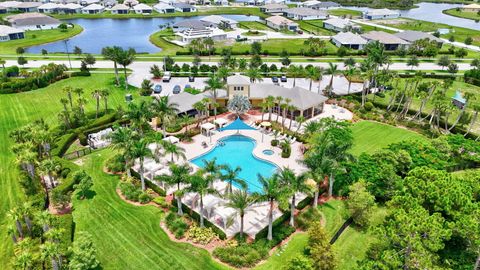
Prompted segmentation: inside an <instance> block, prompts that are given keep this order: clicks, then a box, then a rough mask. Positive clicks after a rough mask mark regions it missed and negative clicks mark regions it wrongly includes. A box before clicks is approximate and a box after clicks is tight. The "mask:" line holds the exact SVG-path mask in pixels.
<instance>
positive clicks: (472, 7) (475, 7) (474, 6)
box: [462, 3, 480, 12]
mask: <svg viewBox="0 0 480 270" xmlns="http://www.w3.org/2000/svg"><path fill="white" fill-rule="evenodd" d="M462 10H463V11H465V12H479V11H480V4H476V3H473V4H469V5H466V6H463V7H462Z"/></svg>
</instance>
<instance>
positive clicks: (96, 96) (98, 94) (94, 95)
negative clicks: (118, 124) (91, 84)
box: [92, 89, 102, 118]
mask: <svg viewBox="0 0 480 270" xmlns="http://www.w3.org/2000/svg"><path fill="white" fill-rule="evenodd" d="M101 97H102V96H101V90H98V89H97V90H94V91H93V92H92V98H94V99H95V102H96V103H95V104H96V106H95V118H98V111H100V98H101Z"/></svg>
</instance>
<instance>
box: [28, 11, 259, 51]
mask: <svg viewBox="0 0 480 270" xmlns="http://www.w3.org/2000/svg"><path fill="white" fill-rule="evenodd" d="M220 16H223V17H225V18H229V19H233V20H236V21H258V20H259V18H258V17H257V16H246V15H220ZM202 17H205V16H194V17H172V18H132V19H72V20H65V22H67V23H74V24H78V25H81V26H82V27H83V29H84V30H83V32H82V33H81V34H79V35H78V36H75V37H72V38H71V39H69V41H68V43H67V44H68V50H69V52H72V50H73V48H74V47H75V46H78V47H79V48H81V49H82V51H83V52H85V53H95V54H99V53H101V51H102V48H103V47H106V46H120V47H122V48H134V49H135V50H136V51H137V52H138V53H155V52H159V51H161V49H160V48H158V47H156V46H155V45H153V44H152V43H150V41H149V40H148V38H149V36H150V35H151V34H153V33H155V32H157V31H158V30H160V26H165V25H166V24H173V23H175V22H178V21H182V20H190V19H200V18H202ZM42 49H46V50H47V51H48V52H49V53H54V52H66V50H65V42H64V41H57V42H52V43H48V44H43V45H38V46H33V47H29V48H27V49H26V51H27V52H29V53H40V52H41V50H42Z"/></svg>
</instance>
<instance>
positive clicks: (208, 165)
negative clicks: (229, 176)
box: [202, 158, 224, 177]
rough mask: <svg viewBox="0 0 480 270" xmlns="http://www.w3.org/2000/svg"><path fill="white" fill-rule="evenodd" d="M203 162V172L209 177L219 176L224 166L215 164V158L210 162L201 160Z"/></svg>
mask: <svg viewBox="0 0 480 270" xmlns="http://www.w3.org/2000/svg"><path fill="white" fill-rule="evenodd" d="M202 162H203V166H202V168H203V170H204V171H205V172H206V173H208V174H211V175H214V176H215V177H217V176H219V174H220V171H221V170H222V169H223V168H224V165H220V164H218V163H217V158H213V159H211V160H206V159H204V160H202Z"/></svg>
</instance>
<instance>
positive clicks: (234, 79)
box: [227, 74, 250, 85]
mask: <svg viewBox="0 0 480 270" xmlns="http://www.w3.org/2000/svg"><path fill="white" fill-rule="evenodd" d="M227 84H237V85H238V84H250V78H248V77H247V76H244V75H240V74H235V75H232V76H228V77H227Z"/></svg>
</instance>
